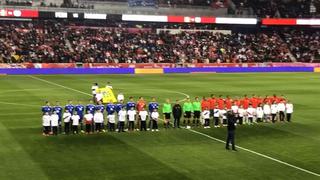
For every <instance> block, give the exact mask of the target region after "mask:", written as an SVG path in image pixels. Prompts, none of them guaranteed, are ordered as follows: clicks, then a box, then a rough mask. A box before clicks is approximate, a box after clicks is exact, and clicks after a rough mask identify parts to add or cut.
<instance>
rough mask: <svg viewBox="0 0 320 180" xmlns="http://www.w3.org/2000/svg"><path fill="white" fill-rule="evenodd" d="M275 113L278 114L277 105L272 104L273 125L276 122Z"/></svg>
mask: <svg viewBox="0 0 320 180" xmlns="http://www.w3.org/2000/svg"><path fill="white" fill-rule="evenodd" d="M277 112H278V108H277V103H276V102H273V104H272V105H271V120H272V122H273V123H275V122H276V117H277Z"/></svg>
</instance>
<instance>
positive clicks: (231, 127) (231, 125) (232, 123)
mask: <svg viewBox="0 0 320 180" xmlns="http://www.w3.org/2000/svg"><path fill="white" fill-rule="evenodd" d="M227 119H228V136H227V141H226V149H227V150H229V149H230V148H229V143H231V145H232V150H234V151H237V150H236V147H235V144H234V135H235V131H236V122H237V119H236V117H235V115H234V113H233V112H231V111H228V113H227Z"/></svg>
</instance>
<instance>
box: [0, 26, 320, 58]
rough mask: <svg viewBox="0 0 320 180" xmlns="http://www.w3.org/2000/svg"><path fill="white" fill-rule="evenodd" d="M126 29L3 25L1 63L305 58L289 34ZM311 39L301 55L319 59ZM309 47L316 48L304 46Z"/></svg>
mask: <svg viewBox="0 0 320 180" xmlns="http://www.w3.org/2000/svg"><path fill="white" fill-rule="evenodd" d="M118 26H120V25H118ZM122 26H124V25H121V26H120V27H121V28H119V27H90V26H72V24H64V23H57V22H55V21H49V22H46V23H44V24H33V23H15V24H12V23H8V24H5V23H3V24H2V25H1V26H0V53H1V54H2V57H1V59H2V61H3V62H48V63H57V62H100V63H130V62H131V63H165V62H168V63H180V62H188V63H209V62H210V63H215V62H218V63H220V62H233V63H236V62H240V63H241V62H291V61H294V60H295V58H294V57H291V52H290V50H291V51H292V52H294V55H295V57H296V58H297V59H298V60H303V61H305V60H306V57H305V55H303V57H304V59H302V58H300V56H299V53H297V51H296V50H295V47H292V45H291V44H292V42H295V43H298V42H297V41H298V40H296V38H298V37H301V34H299V33H287V34H286V36H285V37H286V38H285V40H286V41H287V43H286V42H285V41H284V40H283V39H282V38H281V37H280V35H279V33H277V32H259V33H246V32H243V33H241V32H233V33H231V34H228V33H212V32H210V31H204V32H192V31H182V32H181V33H177V34H172V33H170V31H160V33H158V34H157V32H156V31H155V29H152V28H123V27H122ZM300 33H302V32H300ZM312 38H313V39H314V41H310V39H311V37H310V38H309V39H306V40H302V42H303V43H300V46H301V47H300V48H299V52H300V54H305V53H308V55H309V56H316V55H318V54H317V53H316V52H317V50H316V48H317V47H319V43H318V42H317V41H316V39H317V38H318V36H316V37H315V36H312ZM300 41H301V40H300ZM305 43H308V45H311V44H312V45H313V46H304V45H305ZM290 45H291V46H290ZM297 47H299V45H297ZM302 47H303V48H302ZM302 50H303V51H302ZM311 59H314V57H313V58H311Z"/></svg>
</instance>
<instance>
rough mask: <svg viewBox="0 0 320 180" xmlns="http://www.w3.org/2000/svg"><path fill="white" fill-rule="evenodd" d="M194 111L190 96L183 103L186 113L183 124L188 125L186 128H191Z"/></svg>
mask: <svg viewBox="0 0 320 180" xmlns="http://www.w3.org/2000/svg"><path fill="white" fill-rule="evenodd" d="M192 112H193V108H192V103H191V102H190V98H189V97H188V98H187V100H186V102H184V103H183V113H184V120H183V124H184V125H186V128H190V121H191V120H190V119H191V114H192Z"/></svg>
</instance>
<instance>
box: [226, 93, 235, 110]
mask: <svg viewBox="0 0 320 180" xmlns="http://www.w3.org/2000/svg"><path fill="white" fill-rule="evenodd" d="M232 102H233V100H232V99H231V98H230V96H227V98H226V99H225V104H226V108H227V110H230V109H231V106H232Z"/></svg>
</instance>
